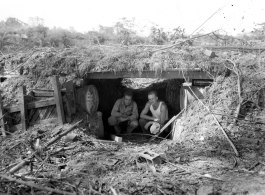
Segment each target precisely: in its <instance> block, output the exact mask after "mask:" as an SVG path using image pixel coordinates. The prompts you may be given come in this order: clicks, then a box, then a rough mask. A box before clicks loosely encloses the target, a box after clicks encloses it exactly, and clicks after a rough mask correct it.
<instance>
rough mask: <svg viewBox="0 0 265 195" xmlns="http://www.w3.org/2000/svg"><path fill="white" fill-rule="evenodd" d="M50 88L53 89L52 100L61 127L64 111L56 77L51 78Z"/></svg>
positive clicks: (63, 121) (59, 86)
mask: <svg viewBox="0 0 265 195" xmlns="http://www.w3.org/2000/svg"><path fill="white" fill-rule="evenodd" d="M51 82H52V86H53V89H54V98H55V103H56V110H57V115H58V121H59V124H61V125H63V124H64V123H65V116H64V110H63V99H62V94H61V85H60V82H59V77H58V76H53V77H52V78H51Z"/></svg>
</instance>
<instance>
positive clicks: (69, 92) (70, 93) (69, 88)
mask: <svg viewBox="0 0 265 195" xmlns="http://www.w3.org/2000/svg"><path fill="white" fill-rule="evenodd" d="M65 88H66V98H67V100H68V102H69V104H70V108H71V114H75V112H76V100H75V91H74V83H73V80H71V81H68V82H66V83H65Z"/></svg>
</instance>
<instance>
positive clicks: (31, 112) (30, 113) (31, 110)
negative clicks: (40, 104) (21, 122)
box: [28, 109, 37, 122]
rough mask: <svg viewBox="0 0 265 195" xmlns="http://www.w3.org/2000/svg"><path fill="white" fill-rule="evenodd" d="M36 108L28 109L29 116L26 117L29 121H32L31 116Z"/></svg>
mask: <svg viewBox="0 0 265 195" xmlns="http://www.w3.org/2000/svg"><path fill="white" fill-rule="evenodd" d="M36 110H37V109H30V110H29V111H28V113H29V117H28V119H29V122H31V121H32V118H33V116H34V114H35V113H36Z"/></svg>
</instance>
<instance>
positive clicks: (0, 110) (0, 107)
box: [0, 92, 7, 137]
mask: <svg viewBox="0 0 265 195" xmlns="http://www.w3.org/2000/svg"><path fill="white" fill-rule="evenodd" d="M0 124H1V130H2V131H1V132H2V136H3V137H6V130H7V128H6V124H5V116H4V106H3V102H2V95H1V92H0Z"/></svg>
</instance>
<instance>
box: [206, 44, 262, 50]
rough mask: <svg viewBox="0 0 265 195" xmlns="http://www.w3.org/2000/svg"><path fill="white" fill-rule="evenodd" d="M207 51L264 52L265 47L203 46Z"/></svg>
mask: <svg viewBox="0 0 265 195" xmlns="http://www.w3.org/2000/svg"><path fill="white" fill-rule="evenodd" d="M202 47H204V48H207V49H213V50H214V49H216V50H243V51H264V50H265V48H264V47H240V46H211V45H209V46H202Z"/></svg>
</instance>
